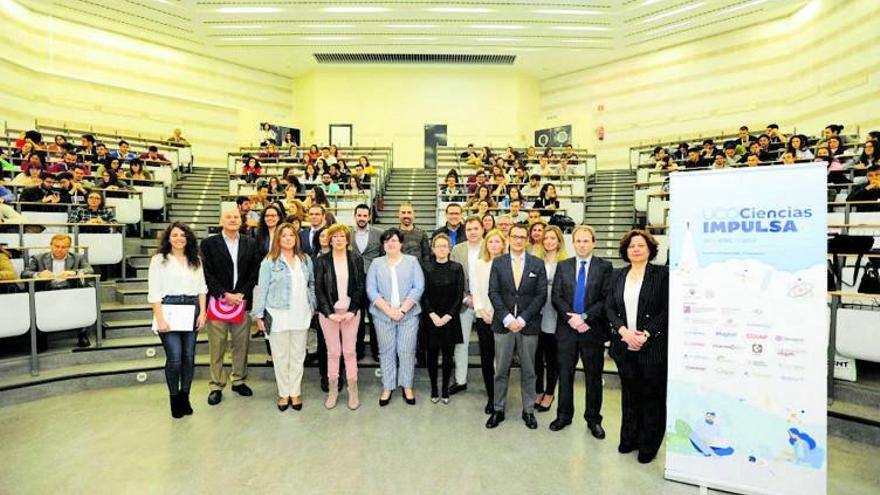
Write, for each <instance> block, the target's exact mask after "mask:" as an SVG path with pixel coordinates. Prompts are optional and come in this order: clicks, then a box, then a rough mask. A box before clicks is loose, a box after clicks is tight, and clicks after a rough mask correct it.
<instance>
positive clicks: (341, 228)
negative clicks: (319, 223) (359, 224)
mask: <svg viewBox="0 0 880 495" xmlns="http://www.w3.org/2000/svg"><path fill="white" fill-rule="evenodd" d="M340 232H342V233H344V234H345V244H346V246H351V230H349V228H348V227H347V226H345V225H342V224H341V223H334V224H333V225H331V226H330V227H327V240H328V241H329V240H330V239H331V238H332V237H333V236H334V235H336V234H338V233H340Z"/></svg>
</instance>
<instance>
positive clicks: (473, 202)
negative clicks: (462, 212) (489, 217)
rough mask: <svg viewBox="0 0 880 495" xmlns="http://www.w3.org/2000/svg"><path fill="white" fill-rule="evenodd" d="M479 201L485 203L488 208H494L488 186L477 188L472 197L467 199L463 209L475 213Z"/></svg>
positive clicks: (493, 201)
mask: <svg viewBox="0 0 880 495" xmlns="http://www.w3.org/2000/svg"><path fill="white" fill-rule="evenodd" d="M480 201H485V202H486V203H487V204H488V205H489V208H495V206H496V204H495V200H494V199H492V193H491V191H490V189H489V186H487V185H485V184H484V185H482V186H480V187H478V188H477V190H476V192H475V193H474V195H473V196H472V197H471V198H470V199H468V202H467V204H466V205H465V207H466V208H467V209H468V210H470V211H477V208H478V207H479V204H480ZM483 213H485V212H483Z"/></svg>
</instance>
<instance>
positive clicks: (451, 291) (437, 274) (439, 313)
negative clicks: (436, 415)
mask: <svg viewBox="0 0 880 495" xmlns="http://www.w3.org/2000/svg"><path fill="white" fill-rule="evenodd" d="M432 244H433V248H434V258H435V259H434V260H433V261H429V262H426V263H425V264H424V272H425V294H424V296H423V297H422V314H424V315H427V316H426V317H425V328H426V329H427V332H426V333H427V335H428V376H430V378H431V402H433V403H434V404H436V403H438V402H440V400H442V401H443V403H444V404H449V379H450V377H451V376H452V355H453V352H454V350H455V344H461V343H462V342H463V339H462V336H461V320H459V318H458V313H459V310H461V295H462V294H463V293H464V269H463V268H462V267H461V265H460V264H458V263H456V262H454V261H449V252H450V251H451V244H452V242H451V241H450V240H449V236H447V235H446V234H437V235H436V236H434V240H433V242H432ZM441 352H442V353H443V387H442V389H441V392H440V393H437V358H438V357H439V356H440V353H441Z"/></svg>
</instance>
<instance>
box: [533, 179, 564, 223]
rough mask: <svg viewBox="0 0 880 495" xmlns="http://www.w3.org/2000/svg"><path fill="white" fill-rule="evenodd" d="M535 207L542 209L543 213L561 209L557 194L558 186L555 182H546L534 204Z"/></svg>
mask: <svg viewBox="0 0 880 495" xmlns="http://www.w3.org/2000/svg"><path fill="white" fill-rule="evenodd" d="M532 208H533V209H536V210H541V215H545V216H546V215H552V214H554V213H555V212H556V210H558V209H559V200H558V199H557V195H556V186H554V185H553V183H547V184H544V187H542V188H541V193H540V194H538V199H536V200H535V203H534V204H533V205H532Z"/></svg>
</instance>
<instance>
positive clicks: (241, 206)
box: [235, 196, 260, 234]
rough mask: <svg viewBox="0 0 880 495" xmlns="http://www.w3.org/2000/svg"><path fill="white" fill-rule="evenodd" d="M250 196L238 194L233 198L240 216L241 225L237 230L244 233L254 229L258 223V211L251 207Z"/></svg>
mask: <svg viewBox="0 0 880 495" xmlns="http://www.w3.org/2000/svg"><path fill="white" fill-rule="evenodd" d="M252 204H253V203H252V202H251V198H248V197H245V196H239V197H237V198H235V205H236V207H238V214H239V215H240V216H241V225H240V226H239V230H240V231H241V233H243V234H245V233H247V232H248V231H250V230H252V229H255V228H256V227H257V226H258V225H259V223H260V213H259V212H258V211H254V210H253V209H251V205H252Z"/></svg>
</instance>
